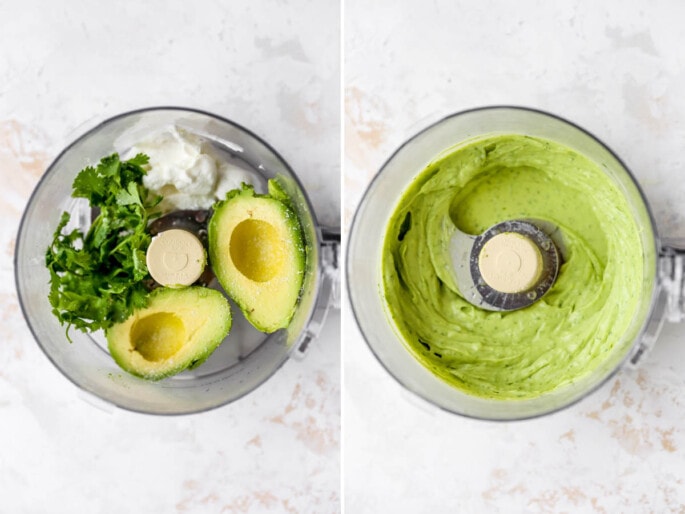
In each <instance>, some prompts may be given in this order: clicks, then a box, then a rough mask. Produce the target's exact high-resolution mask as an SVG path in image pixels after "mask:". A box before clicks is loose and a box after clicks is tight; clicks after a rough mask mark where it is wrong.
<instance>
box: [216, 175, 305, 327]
mask: <svg viewBox="0 0 685 514" xmlns="http://www.w3.org/2000/svg"><path fill="white" fill-rule="evenodd" d="M268 191H269V194H266V195H261V194H258V193H255V191H254V188H253V187H252V186H250V185H248V184H243V186H242V188H241V189H234V190H232V191H229V192H228V193H227V195H226V199H225V200H222V201H219V202H217V203H216V204H214V206H213V213H212V216H211V218H210V220H209V224H208V227H207V232H208V239H209V260H210V264H211V266H212V269H213V271H214V273H215V275H216V277H217V280H218V281H219V283H220V284H221V286H222V287H223V288H224V290H225V291H226V293H227V294H228V296H230V297H231V299H232V300H233V301H234V302H235V303H236V304H237V305H238V307H239V308H240V310H241V311H242V313H243V314H244V316H245V318H246V319H247V321H248V322H249V323H250V324H252V326H254V327H255V328H256V329H257V330H259V331H260V332H264V333H272V332H275V331H276V330H279V329H282V328H287V326H288V325H289V323H290V320H291V319H292V317H293V315H294V314H295V310H296V308H297V304H298V301H299V298H300V295H301V293H302V284H303V278H304V269H305V259H306V251H305V245H304V240H303V234H302V228H301V226H300V222H299V219H298V217H297V215H296V214H295V212H294V210H293V208H292V206H291V202H290V198H289V197H288V195H287V194H286V193H285V191H284V190H283V188H282V187H281V186H280V184H278V182H277V181H276V180H274V179H270V180H269V182H268ZM255 205H261V206H267V207H268V209H267V210H268V211H269V212H270V213H271V214H273V216H274V218H271V219H266V221H276V220H277V219H278V221H281V222H282V224H281V226H282V227H283V228H284V233H283V234H282V235H283V237H284V239H286V240H287V241H288V242H289V244H288V245H287V246H288V250H289V252H290V254H289V255H290V259H289V269H288V270H287V274H288V276H287V280H285V281H283V282H284V283H285V284H287V286H284V287H287V288H288V293H289V294H287V295H285V296H287V300H286V301H284V302H282V303H280V302H278V301H277V300H274V298H278V297H280V296H281V295H273V294H269V293H270V291H268V290H267V289H266V288H265V286H263V285H262V284H260V283H257V282H252V281H250V280H249V279H246V278H245V277H244V276H243V275H242V274H241V273H240V272H239V271H238V270H237V269H236V267H235V266H234V265H233V264H232V261H231V257H230V256H229V252H228V251H226V248H227V247H222V244H221V243H222V242H224V243H225V241H226V240H230V238H231V235H232V229H233V228H235V226H237V225H238V223H240V221H244V220H246V219H249V217H250V216H251V215H250V214H248V211H249V210H250V209H251V207H253V206H255ZM241 211H242V213H243V215H242V216H240V215H239V214H240V213H241ZM237 214H238V215H237ZM228 217H233V219H234V220H236V221H235V222H227V220H226V218H228ZM276 224H278V223H276ZM227 225H228V228H229V230H228V231H227V230H226V227H227ZM263 293H264V294H263ZM262 298H265V299H264V300H262ZM265 312H266V313H267V314H266V315H265V316H264V315H261V314H263V313H265Z"/></svg>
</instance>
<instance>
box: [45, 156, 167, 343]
mask: <svg viewBox="0 0 685 514" xmlns="http://www.w3.org/2000/svg"><path fill="white" fill-rule="evenodd" d="M147 162H148V157H147V156H146V155H143V154H139V155H136V156H135V157H134V158H132V159H130V160H128V161H124V162H122V161H120V159H119V156H118V155H117V154H113V155H110V156H109V157H105V158H103V159H102V160H101V161H100V163H99V164H98V165H97V167H91V166H89V167H87V168H85V169H83V170H82V171H81V172H80V173H79V174H78V175H77V177H76V179H75V180H74V183H73V193H72V196H74V197H77V198H85V199H87V200H88V201H89V203H90V206H91V207H92V208H98V209H99V211H100V212H99V214H98V216H97V217H96V218H95V219H94V220H93V222H92V224H91V226H90V228H89V229H88V231H87V232H86V233H85V234H84V233H83V232H81V231H80V230H79V229H75V230H72V231H71V232H68V233H63V231H64V229H65V227H66V226H67V224H68V223H69V213H68V212H64V213H62V218H61V220H60V222H59V225H58V227H57V230H56V231H55V234H54V237H53V241H52V244H51V245H50V247H49V248H48V250H47V252H46V254H45V264H46V266H47V268H48V270H49V271H50V294H49V300H50V304H51V305H52V312H53V313H54V314H55V316H57V318H58V319H59V321H60V323H61V324H65V323H66V324H67V338H68V339H69V340H70V341H71V338H69V329H70V327H72V326H73V327H75V328H77V329H79V330H81V331H83V332H92V331H95V330H98V329H101V328H102V329H106V328H109V327H110V326H112V324H114V323H118V322H121V321H124V320H125V319H126V318H128V316H129V315H130V314H131V312H132V311H133V310H134V309H136V308H141V307H145V306H146V305H147V294H148V291H147V289H146V287H145V285H144V284H143V280H144V279H146V278H148V277H149V274H148V270H147V266H146V264H145V251H146V250H147V247H148V245H149V244H150V235H149V234H148V233H147V232H146V227H147V222H148V220H149V219H150V218H151V217H154V216H153V215H152V216H151V215H150V209H151V208H153V207H154V206H155V205H157V204H158V203H159V202H160V201H161V197H159V196H157V197H155V198H153V199H152V200H151V201H148V191H147V189H146V188H145V187H144V186H143V175H144V174H145V169H144V168H143V166H144V165H145V164H147Z"/></svg>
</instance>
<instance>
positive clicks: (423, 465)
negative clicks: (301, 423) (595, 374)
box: [343, 0, 685, 514]
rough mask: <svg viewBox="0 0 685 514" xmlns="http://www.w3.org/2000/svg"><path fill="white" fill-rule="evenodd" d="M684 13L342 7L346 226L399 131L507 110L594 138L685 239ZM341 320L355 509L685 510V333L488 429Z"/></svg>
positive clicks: (352, 1)
mask: <svg viewBox="0 0 685 514" xmlns="http://www.w3.org/2000/svg"><path fill="white" fill-rule="evenodd" d="M682 20H685V5H683V4H682V3H680V2H677V1H658V0H657V1H650V2H639V1H624V2H616V1H606V2H594V1H590V0H573V1H568V2H546V1H542V0H538V1H535V0H522V1H518V2H507V1H503V0H501V1H482V2H444V1H440V0H436V1H430V2H428V1H426V2H419V1H405V2H401V3H397V2H392V1H390V0H377V1H374V2H365V1H362V0H346V2H345V42H344V49H345V68H344V70H345V78H344V83H345V89H344V94H345V112H344V127H345V131H344V134H345V138H346V141H345V148H344V191H345V202H344V224H345V226H349V223H350V221H351V217H352V214H353V212H354V209H355V208H356V205H357V203H358V201H359V199H360V198H361V195H362V194H363V191H364V189H365V187H366V185H367V184H368V182H369V181H370V179H371V177H372V176H373V175H374V174H375V173H376V171H377V170H378V169H379V167H380V166H381V164H382V163H383V162H384V161H385V159H387V158H388V157H389V155H390V154H391V153H392V152H393V151H394V150H395V149H396V148H397V147H398V146H399V145H400V144H401V143H402V142H403V141H405V140H406V139H407V138H408V137H410V136H411V135H413V134H414V133H416V132H417V131H418V130H420V129H421V128H423V127H425V126H426V125H428V124H429V123H431V122H433V121H436V120H437V119H439V118H441V117H442V116H444V115H446V114H448V113H452V112H456V111H460V110H463V109H467V108H471V107H478V106H483V105H491V104H513V105H524V106H530V107H535V108H539V109H544V110H548V111H551V112H554V113H556V114H559V115H562V116H564V117H566V118H568V119H570V120H572V121H574V122H576V123H578V124H580V125H581V126H583V127H585V128H586V129H588V130H590V131H591V132H593V133H594V134H596V135H597V136H599V137H600V138H601V139H603V140H604V142H605V143H606V144H608V145H609V146H610V147H611V148H612V149H613V150H614V151H615V152H617V153H618V154H619V155H620V156H621V157H622V159H623V160H624V161H625V162H626V163H627V165H628V166H629V168H630V169H631V170H632V171H633V172H634V174H635V175H636V176H637V178H638V180H639V182H640V184H641V185H642V186H643V188H644V190H645V192H646V195H647V197H648V199H649V200H650V202H651V205H652V208H653V210H654V214H655V217H656V219H657V222H658V225H659V229H660V232H661V234H662V235H664V236H669V237H677V238H681V239H683V238H685V159H683V155H685V94H683V92H684V91H685V52H683V48H684V47H685V28H684V25H683V23H682ZM343 315H344V319H343V325H344V326H345V328H346V331H345V334H344V338H343V339H344V344H343V348H344V357H343V367H344V370H345V371H344V393H343V407H344V409H343V412H344V432H343V433H344V444H343V448H344V451H343V455H344V456H343V459H344V463H345V466H344V484H345V493H344V497H345V507H346V511H347V512H350V513H355V514H359V513H378V512H401V513H415V512H432V513H443V512H464V513H477V514H480V513H488V512H507V513H534V512H545V513H546V512H569V513H586V512H587V513H604V514H613V513H618V512H621V513H648V512H654V513H664V512H681V513H682V512H685V482H684V480H685V326H683V325H680V326H678V325H667V326H665V328H664V331H663V333H662V336H661V338H660V340H659V341H658V344H657V345H656V347H655V348H654V350H653V351H652V352H651V353H650V354H649V355H648V356H647V358H646V359H645V360H644V361H643V362H642V363H641V365H640V366H639V368H638V369H637V370H634V371H628V370H625V371H622V372H620V373H619V374H618V375H617V376H616V377H615V378H614V379H612V380H611V381H610V382H609V383H608V384H606V386H605V387H603V388H602V389H600V390H599V391H597V392H596V393H594V394H593V395H591V396H590V397H588V398H586V399H585V400H583V401H582V402H580V403H579V404H577V405H575V406H573V407H571V408H569V409H567V410H565V411H562V412H559V413H557V414H554V415H551V416H548V417H545V418H542V419H538V420H532V421H525V422H516V423H488V422H478V421H472V420H468V419H462V418H460V417H457V416H453V415H449V414H446V413H444V412H441V411H438V410H437V409H434V408H431V407H430V406H429V405H428V404H426V403H424V402H422V401H420V400H418V399H417V398H414V397H413V396H412V395H410V393H408V392H405V391H404V390H403V389H401V387H400V386H399V385H398V384H397V383H396V382H395V381H394V380H393V379H392V378H391V377H390V376H389V375H388V374H387V373H386V372H385V371H384V370H383V368H382V367H381V366H380V364H379V363H378V362H377V361H376V360H375V358H374V357H373V355H372V354H371V352H370V351H369V349H368V347H367V346H366V345H365V343H364V342H363V340H362V338H361V336H360V335H359V332H358V330H357V329H356V325H355V324H354V321H353V319H352V316H351V314H350V311H349V308H347V309H345V310H344V312H343Z"/></svg>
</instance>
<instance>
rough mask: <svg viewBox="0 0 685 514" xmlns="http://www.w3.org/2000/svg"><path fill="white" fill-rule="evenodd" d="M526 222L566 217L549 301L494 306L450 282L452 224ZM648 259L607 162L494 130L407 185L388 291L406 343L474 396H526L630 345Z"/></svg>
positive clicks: (395, 224) (387, 252)
mask: <svg viewBox="0 0 685 514" xmlns="http://www.w3.org/2000/svg"><path fill="white" fill-rule="evenodd" d="M446 217H449V220H446V219H445V218H446ZM526 218H531V219H540V220H546V221H550V222H552V223H554V224H556V225H557V226H558V227H559V228H560V230H561V233H562V238H563V241H564V250H563V253H564V257H563V262H562V265H561V267H560V270H559V274H558V277H557V280H556V282H555V283H554V285H553V286H552V288H551V289H550V290H549V292H547V294H546V295H545V296H543V297H542V298H541V299H540V300H539V301H537V302H535V303H534V304H533V305H531V306H529V307H526V308H524V309H521V310H517V311H511V312H493V311H486V310H483V309H480V308H478V307H476V306H474V305H472V304H470V303H469V302H467V301H466V300H464V298H462V297H461V296H460V294H459V293H458V291H456V290H453V289H451V288H450V286H448V285H447V284H446V283H445V282H443V281H442V280H440V278H439V277H438V273H437V272H436V269H435V266H434V263H435V262H439V261H440V259H444V253H442V252H443V251H444V241H443V239H444V236H443V228H442V227H443V223H444V222H445V221H451V222H453V223H454V224H455V225H456V226H457V227H458V228H459V229H460V230H461V231H463V232H466V233H468V234H474V235H476V234H481V233H482V232H484V231H485V230H486V229H488V228H489V227H491V226H492V225H494V224H496V223H499V222H502V221H506V220H516V219H526ZM642 259H643V258H642V250H641V244H640V237H639V227H638V226H637V224H636V223H635V221H634V218H633V216H632V214H631V211H630V207H629V205H628V202H627V200H626V199H625V197H624V196H623V194H622V193H621V191H620V190H619V189H618V188H617V187H616V186H615V185H614V183H613V182H612V180H611V179H610V178H609V177H608V175H607V174H605V173H604V171H602V169H601V168H600V167H599V166H598V165H597V164H596V163H594V162H593V161H591V160H590V159H588V158H586V157H584V156H583V155H582V154H580V153H578V152H576V151H573V150H571V149H569V148H567V147H565V146H562V145H560V144H558V143H554V142H551V141H547V140H543V139H537V138H533V137H528V136H523V135H493V136H490V137H486V138H482V139H478V140H475V141H472V142H470V143H468V144H465V145H462V146H459V147H456V149H454V150H452V151H450V152H449V153H446V154H443V156H441V157H440V158H438V159H437V160H436V161H435V162H433V163H431V164H430V165H429V166H428V167H427V168H426V169H425V170H423V172H421V173H420V174H419V175H418V176H417V178H416V179H415V180H414V181H413V182H412V184H411V185H410V186H409V188H408V189H407V190H406V191H405V193H404V194H403V196H402V198H401V199H400V201H399V203H398V204H397V207H396V210H395V212H394V213H393V215H392V217H391V219H390V222H389V224H388V228H387V232H386V236H385V241H384V246H383V263H382V265H383V288H384V295H385V301H386V303H387V307H388V309H389V312H390V314H391V316H392V318H393V320H394V322H395V324H396V326H397V328H398V329H399V331H400V332H401V334H402V338H403V339H404V342H405V345H406V346H407V348H408V349H409V351H410V352H411V353H412V354H413V355H414V357H415V358H416V359H418V360H419V361H420V362H421V364H422V365H424V366H425V367H426V368H428V369H429V370H430V371H431V372H432V373H433V374H435V375H437V376H438V377H440V378H441V379H443V380H445V381H447V382H448V383H450V384H452V385H453V386H455V387H457V388H459V389H460V390H462V391H464V392H466V393H468V394H471V395H475V396H479V397H484V398H493V399H502V400H507V399H527V398H534V397H537V396H540V395H543V394H545V393H547V392H550V391H552V390H554V389H556V388H558V387H560V386H563V385H565V384H569V383H571V382H573V381H575V380H577V379H578V378H579V377H581V376H583V375H585V374H587V373H589V372H590V371H592V370H593V369H595V368H596V367H598V366H599V365H600V364H601V363H602V362H603V361H604V360H605V359H606V358H607V357H608V356H609V355H610V353H611V352H612V350H613V349H614V348H615V347H616V345H617V344H618V343H619V342H620V341H622V338H623V337H624V335H625V333H626V331H627V329H628V328H629V325H630V323H631V321H632V319H633V317H634V315H635V311H636V308H637V305H638V301H639V298H640V294H641V284H642V279H643V260H642Z"/></svg>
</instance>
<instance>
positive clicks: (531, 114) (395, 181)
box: [346, 106, 660, 420]
mask: <svg viewBox="0 0 685 514" xmlns="http://www.w3.org/2000/svg"><path fill="white" fill-rule="evenodd" d="M496 134H521V135H528V136H533V137H539V138H544V139H548V140H551V141H554V142H557V143H560V144H562V145H564V146H566V147H568V148H570V149H572V150H575V151H576V152H578V153H580V154H582V155H584V156H586V157H588V158H589V159H590V160H592V161H593V162H595V163H596V164H598V165H599V166H600V168H601V169H602V170H603V171H604V172H605V173H606V175H607V176H608V177H609V178H610V179H611V181H612V182H613V183H614V184H615V185H616V187H617V188H618V189H619V191H621V192H622V193H623V195H624V196H625V198H626V201H627V203H628V205H629V207H630V212H631V215H632V216H633V218H634V220H635V223H636V225H637V226H638V227H640V244H641V252H642V257H643V266H644V270H643V280H642V284H641V295H640V298H639V301H638V305H637V308H636V310H635V315H634V317H633V319H632V322H631V323H630V326H629V327H628V329H627V330H626V331H625V333H624V334H623V336H622V337H621V338H620V340H619V341H617V342H616V344H615V345H614V346H613V348H612V349H611V351H610V353H609V354H608V355H607V356H606V357H605V358H604V359H603V361H602V362H601V363H600V364H599V365H598V366H597V367H595V369H593V370H592V371H590V372H589V373H587V374H585V375H584V376H581V377H579V378H578V379H577V380H575V381H573V382H572V383H570V384H568V385H564V386H560V387H558V388H556V389H554V390H552V391H551V392H548V393H546V394H543V395H541V396H537V397H534V398H530V399H517V400H498V399H486V398H482V397H477V396H474V395H469V394H467V393H464V392H462V391H460V390H459V389H457V388H455V387H454V386H452V385H450V384H448V383H447V382H444V381H443V380H441V379H440V378H438V377H436V376H435V375H434V374H432V373H431V372H430V371H428V370H427V369H426V368H425V367H424V366H423V365H421V364H420V363H419V361H418V360H416V358H415V357H414V356H412V354H411V353H410V352H409V351H408V350H407V349H406V348H405V345H404V343H403V338H402V336H401V334H400V332H399V330H398V329H397V327H396V326H395V324H394V322H393V320H392V317H391V315H390V313H389V311H388V308H387V306H386V302H385V299H384V294H383V280H382V269H381V261H382V251H383V241H384V238H385V233H386V229H387V225H388V221H389V219H390V217H391V215H392V214H393V212H394V210H395V208H396V205H397V202H398V201H399V199H400V198H401V196H402V194H403V192H404V191H405V190H406V189H407V187H408V186H409V185H410V183H411V182H412V181H413V180H414V179H415V178H416V177H417V175H419V173H420V172H421V171H422V170H424V169H425V168H426V166H427V165H428V164H429V163H431V162H433V161H434V160H435V159H436V158H438V157H440V156H442V155H445V153H446V152H448V151H453V150H454V149H455V145H461V144H463V143H467V142H469V141H470V140H474V139H480V138H482V137H485V136H490V135H496ZM658 257H659V243H658V239H657V236H656V227H655V223H654V220H653V217H652V215H651V213H650V210H649V207H648V205H647V203H646V201H645V198H644V196H643V194H642V191H641V190H640V188H639V186H638V185H637V183H636V181H635V179H634V178H633V176H632V175H631V173H630V171H628V169H627V167H626V166H625V164H623V163H622V162H621V160H620V159H619V158H618V157H617V156H616V155H615V154H614V153H613V152H612V151H611V150H610V149H609V148H608V147H607V146H605V145H604V144H603V143H602V142H601V141H599V140H598V139H597V138H596V137H594V136H593V135H591V134H590V133H588V132H586V131H585V130H583V129H581V128H580V127H578V126H576V125H574V124H572V123H570V122H569V121H566V120H564V119H562V118H559V117H557V116H554V115H551V114H548V113H545V112H541V111H537V110H533V109H527V108H519V107H506V106H503V107H499V106H497V107H486V108H479V109H474V110H469V111H465V112H461V113H457V114H454V115H451V116H448V117H446V118H444V119H442V120H441V121H439V122H437V123H435V124H433V125H431V126H430V127H428V128H426V129H425V130H423V131H421V132H420V133H418V134H417V135H415V136H414V137H412V138H411V139H409V140H408V141H406V142H405V143H404V144H403V145H402V146H401V147H400V148H399V149H398V150H397V151H396V152H395V153H394V154H393V155H392V156H391V157H390V158H389V159H388V161H387V162H386V163H385V164H384V165H383V166H382V168H381V169H380V171H379V172H378V174H377V175H376V176H375V178H374V179H373V181H372V182H371V184H370V185H369V187H368V189H367V190H366V192H365V194H364V196H363V198H362V200H361V202H360V204H359V207H358V209H357V211H356V213H355V216H354V219H353V222H352V227H351V231H350V237H349V242H348V249H347V264H346V266H347V273H346V276H347V286H348V292H349V297H350V302H351V305H352V310H353V312H354V316H355V318H356V321H357V323H358V325H359V327H360V329H361V332H362V334H363V336H364V338H365V339H366V342H367V343H368V345H369V347H370V349H371V350H372V352H373V353H374V354H375V356H376V357H377V358H378V360H379V361H380V363H381V364H382V365H383V366H384V367H385V369H386V370H387V371H388V372H389V373H390V375H392V376H393V377H394V378H395V379H396V380H397V381H398V382H399V383H400V384H401V385H403V386H404V387H405V388H407V389H408V390H410V391H412V392H413V393H416V394H417V395H418V396H420V397H422V398H423V399H425V400H427V401H428V402H430V403H432V404H434V405H436V406H438V407H440V408H442V409H445V410H447V411H449V412H452V413H456V414H460V415H464V416H469V417H474V418H481V419H489V420H514V419H525V418H531V417H535V416H540V415H544V414H548V413H551V412H554V411H557V410H559V409H562V408H564V407H566V406H568V405H571V404H573V403H574V402H576V401H578V400H580V399H581V398H583V397H585V396H587V395H588V394H589V393H590V392H592V391H593V390H595V389H596V388H598V387H599V386H600V385H601V384H603V383H604V382H605V381H606V380H608V379H609V378H610V377H611V376H612V375H613V374H614V373H615V372H616V371H617V370H618V369H619V368H620V367H621V366H622V365H623V364H624V363H626V362H628V361H630V360H631V358H633V357H634V356H635V355H637V354H638V353H641V352H642V351H643V350H644V345H642V344H641V341H642V340H643V338H644V337H643V336H645V334H646V335H652V336H655V334H656V332H658V326H660V324H659V322H658V320H656V321H653V323H652V324H651V325H650V321H651V320H652V318H651V317H650V316H651V315H652V313H653V311H654V310H655V307H656V304H657V298H658V297H659V291H660V287H659V282H658V280H657V261H658ZM652 325H654V326H652Z"/></svg>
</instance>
